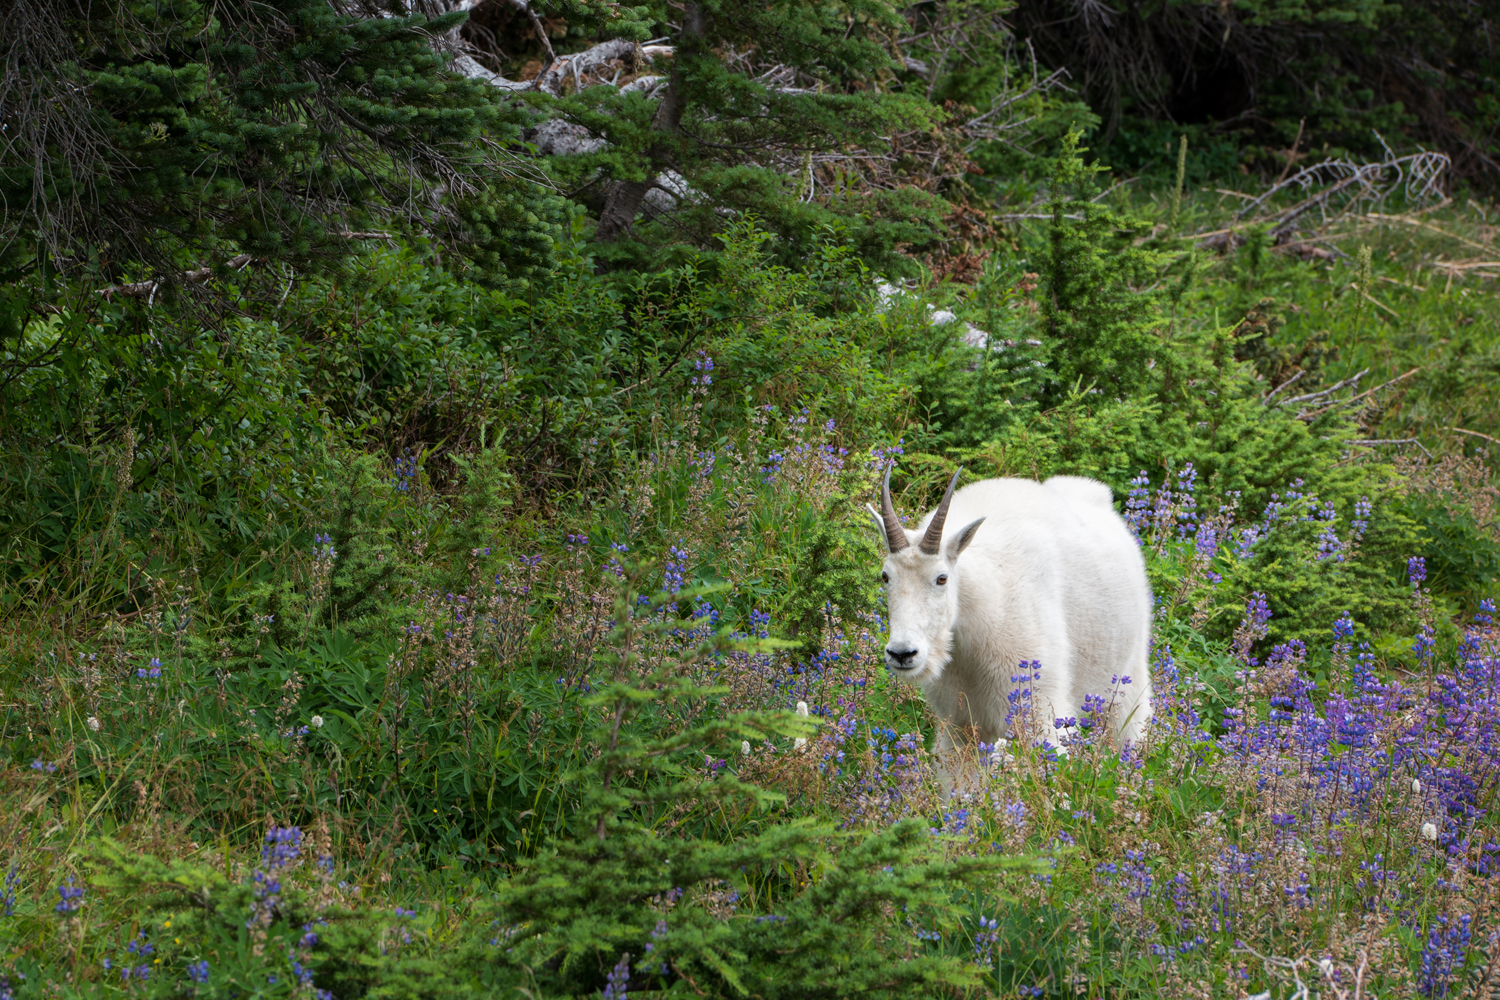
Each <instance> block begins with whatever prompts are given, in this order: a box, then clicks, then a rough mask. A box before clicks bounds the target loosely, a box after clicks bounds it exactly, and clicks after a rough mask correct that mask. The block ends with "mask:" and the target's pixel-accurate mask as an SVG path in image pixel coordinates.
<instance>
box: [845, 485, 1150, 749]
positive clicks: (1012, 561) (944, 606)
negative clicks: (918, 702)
mask: <svg viewBox="0 0 1500 1000" xmlns="http://www.w3.org/2000/svg"><path fill="white" fill-rule="evenodd" d="M960 471H962V470H960ZM890 483H891V474H890V470H889V469H887V470H886V474H885V482H884V483H883V485H882V486H881V492H880V504H881V511H880V513H879V514H877V513H876V512H875V509H874V508H873V507H867V508H866V509H867V510H869V511H870V515H871V516H872V517H874V518H875V524H876V526H877V527H878V528H879V529H880V533H881V535H882V536H883V537H884V538H885V541H886V548H887V549H888V550H889V553H890V554H889V555H888V556H887V557H886V560H885V565H884V567H883V571H882V572H881V579H882V580H883V581H884V582H885V588H886V595H887V599H888V601H889V611H890V641H889V642H888V643H887V644H886V648H885V662H886V666H887V667H889V668H890V670H891V671H892V673H894V674H895V675H896V676H898V677H900V678H903V679H904V680H907V681H910V682H912V683H914V684H917V685H919V686H921V688H922V690H923V693H924V694H925V695H926V697H927V701H928V703H929V704H930V705H931V706H932V707H933V710H934V711H935V712H936V713H937V714H938V716H939V717H940V718H941V719H942V720H944V722H945V723H946V725H944V726H943V730H944V732H943V733H942V735H941V737H940V741H939V745H940V748H941V749H942V750H947V749H948V748H949V747H950V746H952V738H953V737H952V733H953V731H955V730H969V731H972V732H974V733H975V734H976V735H977V737H978V738H979V739H980V740H981V741H984V742H987V743H996V742H998V741H999V740H1001V739H1002V738H1014V737H1015V736H1017V735H1018V734H1017V733H1014V732H1012V731H1011V723H1010V721H1009V720H1008V718H1007V715H1008V712H1009V710H1010V707H1011V702H1010V700H1009V699H1008V698H1007V696H1008V695H1009V694H1010V693H1011V692H1012V690H1015V689H1017V688H1018V687H1024V686H1026V685H1028V684H1029V686H1030V690H1031V695H1030V701H1031V708H1030V712H1031V716H1032V718H1033V720H1034V721H1035V722H1036V723H1040V724H1041V726H1042V727H1043V728H1044V730H1045V731H1046V732H1047V733H1051V731H1052V729H1053V720H1054V719H1068V720H1070V721H1069V722H1068V723H1065V724H1064V725H1065V726H1067V727H1069V728H1071V726H1072V725H1075V724H1076V723H1075V722H1073V721H1071V720H1073V719H1074V717H1077V716H1082V715H1083V714H1084V712H1083V711H1082V709H1083V708H1084V706H1085V704H1086V702H1085V696H1086V695H1093V696H1095V698H1102V699H1103V702H1104V703H1105V704H1107V705H1110V710H1111V712H1112V713H1113V714H1112V719H1113V726H1114V732H1113V734H1112V735H1113V736H1114V737H1115V738H1116V739H1117V740H1125V741H1135V740H1138V739H1139V738H1140V736H1141V734H1142V733H1143V732H1144V730H1145V726H1146V722H1147V720H1148V719H1150V718H1151V676H1150V672H1149V670H1148V669H1147V664H1146V658H1147V645H1148V643H1149V641H1150V635H1151V588H1150V585H1149V584H1148V583H1147V581H1146V565H1145V562H1144V560H1143V559H1142V558H1141V552H1140V547H1139V546H1138V545H1137V544H1136V541H1135V539H1134V538H1133V537H1132V536H1131V534H1130V531H1129V529H1128V528H1126V527H1125V522H1124V521H1123V520H1122V519H1121V518H1120V516H1119V515H1118V514H1116V513H1115V510H1114V506H1113V504H1112V503H1111V498H1110V492H1109V487H1107V486H1105V485H1104V484H1103V483H1099V482H1095V481H1094V480H1092V479H1083V478H1080V477H1077V476H1054V477H1053V478H1051V479H1049V480H1047V481H1046V482H1044V483H1038V482H1034V481H1032V480H1029V479H986V480H983V481H981V482H977V483H973V484H971V485H969V486H965V487H964V488H963V489H961V490H959V491H958V492H957V493H954V492H953V489H954V487H955V486H957V485H958V473H954V475H953V480H952V482H950V483H949V484H948V491H947V492H946V493H945V494H944V495H943V499H942V502H941V503H939V504H938V507H937V510H935V511H933V512H932V513H931V514H929V515H928V516H927V517H926V518H925V519H924V520H923V521H922V523H921V524H920V525H919V526H918V527H917V529H916V530H915V531H907V530H906V529H905V528H903V527H902V526H901V522H900V520H899V519H898V518H897V517H896V511H895V508H894V507H893V506H892V505H891V489H890ZM950 519H951V520H952V521H953V522H954V523H956V524H960V525H962V527H960V528H958V529H957V530H947V531H945V527H946V524H947V522H948V521H949V520H950ZM981 525H982V526H983V529H982V530H981ZM960 557H962V558H960ZM1030 661H1036V662H1039V663H1040V664H1041V666H1040V669H1039V670H1037V671H1036V673H1035V674H1034V675H1033V672H1032V668H1031V667H1029V666H1028V667H1025V668H1022V667H1021V664H1028V663H1029V662H1030ZM1018 678H1019V680H1020V681H1021V682H1022V683H1018ZM1127 678H1128V679H1127ZM1090 701H1092V699H1090ZM1094 704H1095V706H1097V704H1098V703H1097V702H1095V703H1094ZM1055 739H1056V737H1054V740H1055Z"/></svg>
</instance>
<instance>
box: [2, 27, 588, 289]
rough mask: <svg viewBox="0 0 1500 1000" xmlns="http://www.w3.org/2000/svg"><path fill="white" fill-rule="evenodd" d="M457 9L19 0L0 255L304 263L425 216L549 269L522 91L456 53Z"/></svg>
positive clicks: (35, 262)
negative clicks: (525, 142) (524, 154)
mask: <svg viewBox="0 0 1500 1000" xmlns="http://www.w3.org/2000/svg"><path fill="white" fill-rule="evenodd" d="M572 6H574V7H580V8H582V6H583V5H578V4H574V5H572ZM599 6H600V8H601V10H602V9H605V8H606V7H607V4H602V3H601V4H600V5H599ZM464 17H465V14H464V13H462V12H450V13H447V14H444V15H442V16H438V17H431V18H429V17H426V16H423V15H422V14H419V13H412V12H408V11H405V10H404V9H402V10H387V9H384V8H383V7H376V6H369V7H368V9H366V8H364V7H361V6H359V5H358V4H347V5H346V4H329V3H327V2H326V0H269V2H257V3H250V2H245V0H229V2H219V3H207V2H201V0H156V2H149V0H111V2H105V3H94V4H80V5H77V6H73V5H69V4H53V3H46V2H42V0H16V2H15V3H14V4H11V5H9V9H8V11H7V12H6V14H5V15H4V20H3V22H0V34H3V35H4V36H5V37H6V38H7V39H14V40H15V41H14V44H13V45H12V46H11V48H10V52H9V59H8V62H7V64H6V65H5V67H4V70H5V73H4V76H3V77H0V126H3V127H0V200H3V203H4V204H5V205H6V212H5V216H4V222H3V224H0V277H5V276H9V277H10V278H12V279H13V278H15V277H18V276H20V275H24V274H27V273H32V272H35V271H41V272H43V274H44V276H45V275H50V274H52V273H58V274H61V275H63V276H64V277H82V276H85V275H90V274H92V275H94V276H95V277H96V279H103V280H120V279H122V278H125V279H129V278H135V279H162V278H164V279H167V280H171V279H172V278H173V277H174V276H178V275H180V274H181V273H182V272H184V271H188V270H193V269H198V268H201V267H205V266H209V265H216V264H222V263H223V262H224V261H226V260H229V259H231V258H236V257H239V258H240V260H238V261H237V262H236V263H237V264H241V265H242V264H243V263H245V262H246V261H248V260H254V261H256V262H258V263H260V264H262V265H280V264H287V265H291V266H293V267H295V268H298V269H303V270H305V269H309V268H316V267H319V266H322V265H325V264H327V263H328V262H330V261H337V260H339V259H341V258H344V257H346V256H347V255H349V254H351V253H353V252H356V250H357V248H358V247H359V245H360V243H361V241H362V240H368V239H369V238H376V239H385V238H387V235H391V236H405V237H406V238H408V239H410V238H416V237H430V238H433V239H435V240H436V241H437V242H438V243H439V244H440V245H446V246H448V247H452V248H454V249H456V250H458V251H460V252H462V253H463V254H465V255H466V256H467V257H468V258H469V259H470V260H471V261H472V263H473V264H474V265H475V266H476V267H477V268H478V270H479V272H480V274H481V275H482V276H484V277H487V278H491V279H497V280H498V279H509V280H515V279H523V280H524V279H526V278H528V277H530V276H532V275H535V274H538V273H542V272H545V271H547V270H549V269H550V266H551V263H552V243H553V240H554V238H555V235H556V231H557V227H556V225H555V223H556V221H557V219H558V218H559V217H560V215H561V210H562V208H563V206H562V205H561V203H560V202H558V201H557V200H556V199H555V198H550V197H549V196H548V195H547V193H546V191H545V189H544V187H543V186H542V185H541V184H539V183H537V182H538V181H539V180H541V177H540V175H539V173H538V172H537V170H536V168H535V167H534V166H533V165H531V164H530V163H528V162H526V161H525V160H523V159H521V158H520V156H519V155H518V152H517V145H516V140H517V138H518V136H519V129H520V127H521V126H522V125H523V124H524V123H525V122H526V121H527V120H528V116H527V114H526V112H525V109H524V107H522V106H521V105H519V104H518V103H517V102H515V101H514V100H513V99H508V98H507V97H506V95H505V94H504V93H503V92H501V91H498V90H496V89H495V88H493V87H490V86H487V85H486V84H485V83H483V82H481V81H479V80H475V79H468V78H465V77H463V76H460V75H458V74H455V73H454V72H452V71H451V68H450V64H449V63H450V60H449V56H448V55H447V54H445V52H444V51H443V45H442V39H443V38H444V36H445V34H446V33H448V32H451V31H452V30H453V29H455V28H456V27H457V26H458V24H459V23H460V22H461V21H462V20H463V19H464ZM8 44H9V43H8ZM549 216H550V217H551V219H552V221H550V222H549V221H548V218H549ZM206 273H207V272H201V273H200V274H199V275H197V276H198V277H202V276H203V275H206Z"/></svg>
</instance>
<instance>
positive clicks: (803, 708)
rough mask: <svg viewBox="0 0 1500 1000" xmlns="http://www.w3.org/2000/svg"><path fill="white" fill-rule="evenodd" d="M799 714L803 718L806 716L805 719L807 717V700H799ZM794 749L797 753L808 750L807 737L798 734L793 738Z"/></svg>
mask: <svg viewBox="0 0 1500 1000" xmlns="http://www.w3.org/2000/svg"><path fill="white" fill-rule="evenodd" d="M797 714H798V715H800V716H802V718H804V719H805V718H807V702H805V701H799V702H797ZM792 749H793V750H795V751H796V752H797V753H801V752H802V751H804V750H806V749H807V740H806V738H805V737H802V736H798V737H796V738H795V739H793V740H792Z"/></svg>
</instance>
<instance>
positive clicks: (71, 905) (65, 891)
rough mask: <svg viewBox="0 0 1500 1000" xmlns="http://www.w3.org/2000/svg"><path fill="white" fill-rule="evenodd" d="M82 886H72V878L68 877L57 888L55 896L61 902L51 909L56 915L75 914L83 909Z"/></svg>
mask: <svg viewBox="0 0 1500 1000" xmlns="http://www.w3.org/2000/svg"><path fill="white" fill-rule="evenodd" d="M83 893H84V889H83V886H76V885H74V884H73V876H71V875H69V876H68V878H67V880H66V881H65V882H63V884H62V885H60V886H58V887H57V894H58V896H60V897H61V902H59V903H58V904H57V906H55V907H53V909H55V910H56V911H57V912H58V913H76V912H77V911H79V910H81V909H83Z"/></svg>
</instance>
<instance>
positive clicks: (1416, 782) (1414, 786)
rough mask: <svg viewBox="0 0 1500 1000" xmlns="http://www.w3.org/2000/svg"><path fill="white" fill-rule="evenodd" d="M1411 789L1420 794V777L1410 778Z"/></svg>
mask: <svg viewBox="0 0 1500 1000" xmlns="http://www.w3.org/2000/svg"><path fill="white" fill-rule="evenodd" d="M1411 790H1412V791H1414V792H1416V793H1417V794H1418V795H1421V794H1422V779H1421V778H1413V779H1411Z"/></svg>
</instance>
